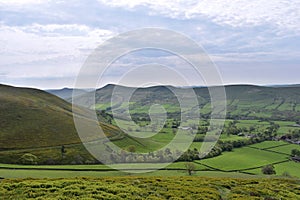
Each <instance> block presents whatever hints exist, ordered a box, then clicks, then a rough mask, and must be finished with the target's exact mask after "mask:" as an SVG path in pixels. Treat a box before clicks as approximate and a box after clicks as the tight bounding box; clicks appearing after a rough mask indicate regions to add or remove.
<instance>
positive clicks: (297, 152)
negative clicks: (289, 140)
mask: <svg viewBox="0 0 300 200" xmlns="http://www.w3.org/2000/svg"><path fill="white" fill-rule="evenodd" d="M291 156H292V157H295V156H299V157H300V151H299V150H298V149H292V151H291Z"/></svg>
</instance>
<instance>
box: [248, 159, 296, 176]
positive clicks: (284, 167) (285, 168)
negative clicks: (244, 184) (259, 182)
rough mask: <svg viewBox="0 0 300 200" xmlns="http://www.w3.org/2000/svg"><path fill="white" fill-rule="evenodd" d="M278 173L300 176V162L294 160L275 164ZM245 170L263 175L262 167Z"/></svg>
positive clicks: (279, 174)
mask: <svg viewBox="0 0 300 200" xmlns="http://www.w3.org/2000/svg"><path fill="white" fill-rule="evenodd" d="M274 167H275V171H276V174H277V175H278V176H281V175H283V176H287V175H289V176H292V177H298V178H300V175H299V168H300V163H296V162H294V161H289V162H284V163H280V164H276V165H274ZM244 172H249V173H254V174H258V175H262V171H261V169H253V170H246V171H244Z"/></svg>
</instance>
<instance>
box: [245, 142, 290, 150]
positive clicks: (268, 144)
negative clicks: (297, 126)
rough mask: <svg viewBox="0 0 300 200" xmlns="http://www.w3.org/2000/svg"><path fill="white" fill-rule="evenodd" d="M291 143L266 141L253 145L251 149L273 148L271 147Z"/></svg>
mask: <svg viewBox="0 0 300 200" xmlns="http://www.w3.org/2000/svg"><path fill="white" fill-rule="evenodd" d="M288 144H289V143H287V142H284V141H264V142H261V143H257V144H252V145H250V147H255V148H258V149H265V148H271V147H277V146H280V145H288Z"/></svg>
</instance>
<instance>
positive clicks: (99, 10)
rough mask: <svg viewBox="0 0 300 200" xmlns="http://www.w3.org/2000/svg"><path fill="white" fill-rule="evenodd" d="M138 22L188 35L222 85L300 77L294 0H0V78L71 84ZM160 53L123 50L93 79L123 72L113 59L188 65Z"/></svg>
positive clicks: (298, 7) (112, 78)
mask: <svg viewBox="0 0 300 200" xmlns="http://www.w3.org/2000/svg"><path fill="white" fill-rule="evenodd" d="M144 27H156V28H163V29H168V30H173V31H176V32H179V33H181V34H184V35H185V36H187V37H189V38H191V39H192V40H194V41H195V42H196V43H198V44H199V45H201V46H202V47H203V48H204V50H205V52H206V53H207V54H208V55H209V57H210V58H211V60H212V61H213V62H214V63H215V65H216V66H217V68H218V70H219V72H220V76H221V78H222V80H223V83H224V84H240V83H243V84H258V85H272V84H299V83H300V79H299V74H300V1H298V0H272V1H270V0H252V1H248V0H236V1H231V0H201V1H200V0H182V1H181V0H139V1H138V0H86V1H82V0H69V1H64V0H53V1H51V0H0V83H1V84H7V85H14V86H22V87H34V88H40V89H50V88H51V89H53V88H63V87H74V83H75V80H76V77H77V75H78V73H79V71H80V69H81V67H82V66H83V64H84V63H85V60H86V59H87V58H88V56H89V55H90V54H91V53H92V52H93V51H94V49H95V48H97V47H98V46H99V45H101V44H103V43H104V42H105V41H107V40H108V39H111V38H113V37H116V36H117V35H118V34H122V33H125V32H127V31H131V30H135V29H139V28H144ZM149 55H150V56H149ZM168 56H170V55H169V54H167V53H161V52H151V51H147V50H145V51H144V52H143V51H142V52H140V53H131V54H128V55H126V56H124V57H122V58H120V59H119V60H118V61H117V62H116V64H115V67H111V70H110V71H109V72H107V75H106V76H105V77H104V79H103V80H101V84H100V85H99V86H103V85H105V84H107V83H117V81H118V80H119V78H120V77H122V76H123V75H124V74H123V73H125V72H124V71H122V70H119V68H118V66H117V65H118V64H119V65H120V66H123V67H124V66H126V67H127V68H126V69H129V68H130V67H136V66H137V65H139V64H140V65H144V64H149V62H150V63H151V62H153V63H160V64H163V65H174V66H175V68H176V67H178V68H180V70H181V71H182V72H183V73H185V72H188V68H189V66H185V65H184V64H183V63H182V62H180V61H176V62H175V60H174V59H168ZM149 58H151V59H149ZM179 65H180V66H179ZM120 66H119V67H120ZM123 69H125V68H123ZM147 73H150V72H149V71H147ZM153 73H154V74H155V72H153ZM156 73H157V72H156ZM161 73H164V72H163V70H162V72H161ZM186 74H187V77H188V78H189V75H188V73H186ZM162 75H164V74H162ZM154 77H155V76H154ZM165 77H168V73H166V74H165ZM135 78H136V79H143V78H144V77H143V75H142V74H141V75H138V76H137V77H135ZM190 79H191V80H192V81H191V84H193V85H201V84H203V82H201V81H200V80H196V79H195V80H194V79H193V78H192V75H191V77H190ZM166 80H168V81H169V82H166V83H164V84H171V85H172V84H173V85H180V83H179V82H176V80H175V78H174V79H173V80H172V78H170V77H169V78H168V79H166ZM138 82H139V81H138ZM153 82H155V81H153ZM132 84H134V82H132Z"/></svg>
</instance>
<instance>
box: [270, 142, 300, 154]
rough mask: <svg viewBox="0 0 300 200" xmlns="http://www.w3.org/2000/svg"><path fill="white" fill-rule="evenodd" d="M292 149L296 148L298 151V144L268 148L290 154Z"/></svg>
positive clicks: (299, 146)
mask: <svg viewBox="0 0 300 200" xmlns="http://www.w3.org/2000/svg"><path fill="white" fill-rule="evenodd" d="M292 149H298V150H299V151H300V145H296V144H289V145H286V146H280V147H275V148H271V149H270V150H272V151H276V152H280V153H285V154H291V151H292Z"/></svg>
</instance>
